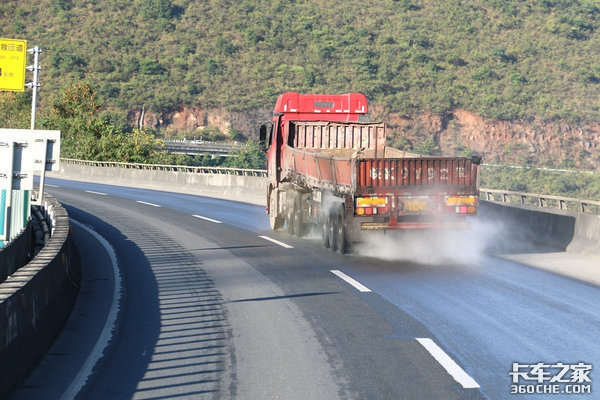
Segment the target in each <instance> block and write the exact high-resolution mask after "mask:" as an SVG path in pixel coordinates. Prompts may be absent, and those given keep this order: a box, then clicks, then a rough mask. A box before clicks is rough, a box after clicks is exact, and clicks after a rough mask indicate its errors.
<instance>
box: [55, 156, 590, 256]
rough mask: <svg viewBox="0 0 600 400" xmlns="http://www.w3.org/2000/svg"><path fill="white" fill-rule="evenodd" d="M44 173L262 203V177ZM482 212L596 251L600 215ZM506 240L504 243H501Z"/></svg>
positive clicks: (115, 170) (488, 205) (537, 239)
mask: <svg viewBox="0 0 600 400" xmlns="http://www.w3.org/2000/svg"><path fill="white" fill-rule="evenodd" d="M48 175H49V176H53V177H57V178H66V179H73V180H80V181H87V182H97V183H109V184H114V185H121V186H131V187H138V188H146V189H154V190H164V191H172V192H177V193H190V194H196V195H201V196H209V197H216V198H223V199H228V200H236V201H242V202H247V203H251V204H257V205H265V203H266V185H267V178H264V177H257V176H240V175H227V174H202V173H189V172H176V171H157V170H150V169H131V168H119V167H92V166H87V165H79V164H68V163H61V170H60V172H58V173H56V172H55V173H48ZM481 217H482V218H488V219H490V218H495V219H496V220H497V221H500V222H503V223H504V224H505V225H506V226H510V238H511V239H512V242H513V244H520V243H528V244H535V245H537V246H543V247H546V248H548V249H552V250H555V251H569V252H577V253H584V254H600V216H597V215H591V214H583V213H578V212H574V211H567V210H552V209H541V208H536V207H530V206H519V205H509V204H507V203H495V202H490V201H481ZM505 243H506V242H505Z"/></svg>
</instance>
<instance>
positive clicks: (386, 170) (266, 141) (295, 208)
mask: <svg viewBox="0 0 600 400" xmlns="http://www.w3.org/2000/svg"><path fill="white" fill-rule="evenodd" d="M367 113H368V107H367V100H366V97H365V96H364V95H363V94H360V93H348V94H342V95H302V94H298V93H295V92H288V93H284V94H282V95H281V96H279V99H278V100H277V104H276V105H275V111H274V113H273V122H272V124H268V125H262V126H261V128H260V145H261V148H262V149H263V150H265V151H266V152H267V163H268V186H267V213H268V214H269V219H270V223H271V228H272V229H274V230H279V229H282V228H283V227H284V225H285V226H286V227H287V230H288V231H289V232H290V233H291V234H294V235H297V236H300V235H302V234H303V233H304V232H305V231H306V228H307V227H308V226H309V224H313V225H315V226H316V227H317V228H318V229H320V231H321V237H322V240H323V245H324V246H325V247H329V248H331V249H332V250H334V251H339V252H342V253H343V252H345V251H346V250H347V249H348V244H349V243H350V242H355V241H360V240H361V237H362V236H363V235H365V234H367V231H387V230H398V229H425V228H444V227H461V226H466V221H465V217H466V216H470V215H475V214H477V211H478V194H479V189H478V187H479V168H480V167H479V166H480V162H481V159H480V157H478V156H473V157H470V158H466V157H430V156H423V155H416V154H410V153H406V152H403V151H400V150H396V149H392V148H389V147H387V146H386V128H385V124H383V123H372V122H367V121H368V118H367Z"/></svg>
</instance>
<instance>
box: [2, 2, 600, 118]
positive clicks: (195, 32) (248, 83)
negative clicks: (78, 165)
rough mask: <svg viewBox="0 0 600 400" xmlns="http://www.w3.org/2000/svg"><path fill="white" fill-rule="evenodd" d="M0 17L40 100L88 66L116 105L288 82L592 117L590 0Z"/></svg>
mask: <svg viewBox="0 0 600 400" xmlns="http://www.w3.org/2000/svg"><path fill="white" fill-rule="evenodd" d="M0 20H1V21H2V23H1V24H0V37H6V38H22V39H27V40H28V41H29V43H30V45H32V46H33V45H38V46H40V47H41V48H42V49H43V50H44V53H43V54H42V59H41V60H42V65H43V68H44V69H43V70H42V73H41V80H42V84H43V87H42V92H41V93H40V96H41V100H42V101H44V102H45V103H46V104H49V103H50V102H51V101H52V100H53V99H54V98H56V97H57V96H58V95H59V93H60V89H62V88H65V87H69V86H71V85H72V84H73V83H75V82H77V81H81V80H87V81H88V82H89V83H91V84H92V86H93V87H95V88H96V89H97V91H98V94H99V95H100V97H101V98H102V100H104V102H105V104H106V105H108V106H109V107H110V108H111V109H112V110H113V111H119V112H122V113H126V112H127V111H128V110H132V109H139V108H140V107H142V106H145V107H146V109H150V110H153V111H168V110H172V109H175V108H177V107H178V106H179V105H199V106H201V107H209V106H210V107H222V108H226V109H229V110H248V109H255V108H257V107H270V106H272V104H273V103H274V101H275V98H276V96H277V95H278V94H279V93H281V92H284V91H288V90H295V91H300V92H349V91H361V92H364V93H365V94H367V96H368V97H369V99H370V100H371V101H372V102H376V103H378V104H381V105H383V106H385V107H386V109H388V110H390V111H393V112H400V113H409V112H413V111H435V112H444V111H446V110H450V109H453V108H458V107H460V108H465V109H468V110H470V111H474V112H478V113H481V114H483V115H485V116H488V117H491V118H500V119H529V118H532V117H534V116H538V117H542V118H544V119H558V118H561V119H563V118H566V119H569V120H575V121H581V120H583V121H597V120H598V111H599V106H600V96H599V93H600V32H599V27H600V2H599V1H598V0H539V1H536V0H488V1H484V0H444V1H434V0H370V1H347V0H330V1H328V2H326V3H323V2H321V1H317V0H306V1H295V0H273V1H264V0H263V1H256V0H255V1H250V0H236V1H231V0H219V1H217V0H202V1H190V0H78V1H75V0H49V1H42V0H2V3H0Z"/></svg>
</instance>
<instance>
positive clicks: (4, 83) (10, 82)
mask: <svg viewBox="0 0 600 400" xmlns="http://www.w3.org/2000/svg"><path fill="white" fill-rule="evenodd" d="M26 62H27V41H26V40H15V39H0V91H2V90H8V91H14V92H24V91H25V64H26Z"/></svg>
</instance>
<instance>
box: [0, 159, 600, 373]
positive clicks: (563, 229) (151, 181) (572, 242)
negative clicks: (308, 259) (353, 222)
mask: <svg viewBox="0 0 600 400" xmlns="http://www.w3.org/2000/svg"><path fill="white" fill-rule="evenodd" d="M50 176H53V177H58V178H65V179H70V180H81V181H86V182H98V183H106V182H110V183H111V184H113V185H121V186H131V187H140V188H147V189H153V190H163V191H173V192H180V193H186V194H196V195H201V196H210V197H217V198H224V199H229V200H238V201H243V202H247V203H251V204H257V205H264V202H265V193H264V191H265V179H266V178H265V171H262V170H236V169H222V168H211V169H202V168H200V167H198V168H196V167H194V168H191V167H180V166H148V165H141V164H125V163H101V162H98V163H95V162H87V161H80V160H61V171H60V172H57V173H52V174H51V175H50ZM481 192H482V218H496V219H499V220H502V221H504V222H505V223H506V224H507V225H508V226H510V230H511V235H512V236H513V239H514V240H515V241H518V242H526V243H533V244H539V245H544V246H546V247H549V248H551V249H553V250H554V251H567V252H572V253H574V254H600V216H599V215H597V214H598V213H600V203H599V202H594V201H581V200H577V199H567V198H559V197H553V196H542V195H531V194H526V193H515V192H505V191H495V190H488V189H482V190H481ZM511 201H512V202H513V203H512V204H510V203H511ZM58 206H59V205H56V207H58ZM56 210H58V211H56V213H57V215H59V216H60V218H59V219H61V220H63V221H66V216H65V215H63V212H62V211H60V209H59V208H56ZM63 225H64V224H63ZM67 233H68V228H67V231H65V228H64V226H63V227H62V228H61V230H59V234H58V235H57V240H61V241H62V242H61V243H63V244H57V245H53V246H50V247H49V248H48V249H47V253H48V257H47V258H44V259H40V260H38V261H36V263H35V264H32V265H31V266H30V265H28V266H27V267H26V268H25V269H23V270H22V273H19V274H18V275H17V274H15V278H14V279H13V280H12V282H11V284H10V285H4V284H2V285H0V293H1V294H2V295H3V296H4V297H2V303H1V304H2V307H7V308H6V314H3V315H7V316H8V321H9V322H8V323H6V324H3V325H2V326H5V329H6V330H5V331H4V332H0V335H4V336H3V337H4V338H5V339H6V340H4V341H3V342H5V343H10V342H11V340H9V339H10V338H15V337H17V336H18V335H19V333H18V332H20V331H16V330H15V329H16V328H15V327H16V326H17V325H16V324H15V323H13V322H11V321H19V324H20V325H19V326H22V327H23V329H24V331H23V332H30V333H28V334H27V335H23V336H22V337H23V338H27V339H23V340H27V341H29V340H34V338H33V336H31V332H32V331H35V330H36V329H34V328H35V322H34V321H35V320H34V319H32V318H31V312H32V311H31V308H29V307H32V308H33V309H35V308H36V307H37V305H33V303H31V304H32V305H30V303H29V301H30V300H29V299H31V301H33V300H34V299H36V298H38V297H39V296H37V295H35V294H34V292H27V291H28V290H33V289H28V287H30V288H34V287H38V288H39V285H40V283H39V282H38V283H36V284H28V283H27V282H28V281H30V280H31V281H32V282H33V280H34V279H38V278H34V277H37V276H40V272H39V271H46V270H51V269H52V268H53V267H52V265H55V266H56V265H59V266H60V265H62V269H63V270H64V269H65V262H67V263H70V262H71V255H69V254H70V253H68V251H70V250H68V247H65V244H64V243H67V242H66V237H67V236H66V235H67ZM50 252H52V255H50ZM63 254H66V255H63ZM0 257H1V253H0ZM65 260H66V261H65ZM40 262H41V263H42V264H43V263H46V264H47V265H46V266H44V265H41V264H40ZM30 267H31V268H30ZM59 269H60V268H59ZM561 273H565V274H567V275H568V274H569V271H561ZM576 278H577V279H586V277H582V276H576ZM41 279H49V278H41ZM61 279H63V280H64V279H67V278H65V277H64V275H63V278H61ZM15 282H19V284H18V285H15ZM54 282H55V281H53V280H51V279H50V280H46V281H45V283H42V284H49V285H53V284H54ZM596 284H600V281H598V282H596ZM20 299H25V300H20ZM23 302H24V303H25V304H26V305H27V307H23V306H22V304H23ZM62 307H64V305H63V306H62ZM29 321H32V324H30V323H29ZM41 334H42V335H48V333H43V332H42V333H41ZM47 339H48V337H47V336H46V342H47ZM23 340H21V343H20V344H19V346H20V348H22V346H23ZM13 342H14V341H13ZM0 352H3V353H2V354H7V355H10V354H12V355H14V354H16V353H15V350H14V347H13V348H12V349H11V348H10V346H9V347H7V348H5V349H0ZM15 357H16V356H15ZM37 357H39V354H37V355H34V354H29V360H26V359H25V358H22V360H21V361H22V362H24V363H25V362H28V361H29V362H31V360H33V359H35V358H37ZM6 376H7V377H9V376H11V375H6ZM12 376H13V378H14V375H12ZM4 384H6V383H4Z"/></svg>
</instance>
